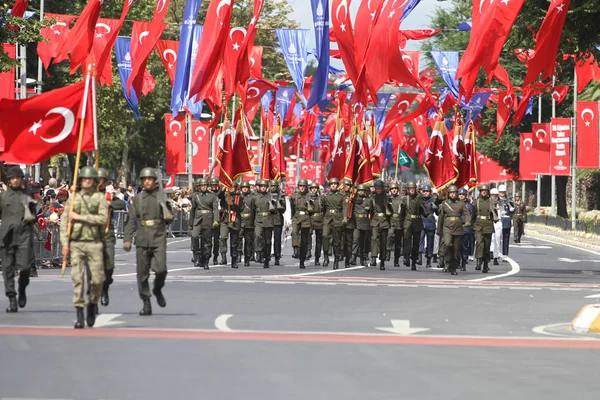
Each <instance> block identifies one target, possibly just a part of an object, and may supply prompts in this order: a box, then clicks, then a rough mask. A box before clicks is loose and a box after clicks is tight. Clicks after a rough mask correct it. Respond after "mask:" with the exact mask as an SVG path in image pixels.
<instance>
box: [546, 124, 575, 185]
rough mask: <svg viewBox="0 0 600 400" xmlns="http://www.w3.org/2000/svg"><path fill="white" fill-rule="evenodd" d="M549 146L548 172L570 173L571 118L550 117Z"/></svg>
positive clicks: (557, 174) (567, 174)
mask: <svg viewBox="0 0 600 400" xmlns="http://www.w3.org/2000/svg"><path fill="white" fill-rule="evenodd" d="M551 131H552V133H551V137H552V141H551V146H550V174H551V175H555V176H569V175H570V174H571V170H570V169H571V119H570V118H552V123H551Z"/></svg>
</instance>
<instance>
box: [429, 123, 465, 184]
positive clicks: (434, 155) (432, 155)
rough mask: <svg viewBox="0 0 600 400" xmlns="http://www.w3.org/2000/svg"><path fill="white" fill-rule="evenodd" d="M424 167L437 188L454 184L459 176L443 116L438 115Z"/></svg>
mask: <svg viewBox="0 0 600 400" xmlns="http://www.w3.org/2000/svg"><path fill="white" fill-rule="evenodd" d="M424 167H425V169H426V170H427V174H428V175H429V181H430V182H431V183H432V184H433V186H434V187H435V188H436V189H437V190H442V189H444V188H445V187H446V186H448V185H451V184H453V183H454V182H455V181H456V178H457V177H458V176H457V175H458V169H457V168H456V166H455V165H454V162H453V157H452V150H451V149H450V143H449V141H448V137H447V135H446V124H445V123H444V120H443V118H442V117H438V119H437V120H436V122H435V126H434V127H433V132H432V133H431V138H430V139H429V147H428V148H427V160H426V161H425V164H424Z"/></svg>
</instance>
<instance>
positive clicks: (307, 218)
mask: <svg viewBox="0 0 600 400" xmlns="http://www.w3.org/2000/svg"><path fill="white" fill-rule="evenodd" d="M307 189H308V182H307V181H306V179H300V181H299V182H298V191H297V192H296V193H294V194H293V195H292V196H291V197H290V207H291V209H292V228H293V232H292V246H293V247H294V253H295V254H297V255H298V257H299V258H300V268H301V269H304V268H305V266H304V262H305V261H306V256H307V254H308V241H309V240H310V227H311V215H312V214H313V213H314V201H313V200H312V199H311V198H310V195H309V193H308V191H307Z"/></svg>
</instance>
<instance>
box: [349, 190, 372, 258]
mask: <svg viewBox="0 0 600 400" xmlns="http://www.w3.org/2000/svg"><path fill="white" fill-rule="evenodd" d="M356 189H357V192H356V196H351V198H349V199H348V201H347V202H346V208H345V210H344V221H343V222H344V223H347V216H348V215H350V212H351V213H352V218H354V220H355V221H356V222H355V226H356V227H355V228H354V233H353V235H352V261H351V262H350V263H351V264H352V265H356V259H357V258H358V257H359V256H360V262H361V265H365V266H366V265H367V259H366V253H367V233H368V232H369V230H370V229H371V224H370V222H369V210H368V208H367V207H368V202H367V199H368V197H367V194H368V192H369V188H368V187H367V186H366V185H363V184H360V185H358V186H357V187H356Z"/></svg>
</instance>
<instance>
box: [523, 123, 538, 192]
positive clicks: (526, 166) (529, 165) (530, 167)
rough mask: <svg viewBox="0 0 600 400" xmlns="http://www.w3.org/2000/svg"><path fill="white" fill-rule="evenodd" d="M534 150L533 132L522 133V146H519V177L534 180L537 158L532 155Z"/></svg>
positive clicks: (524, 179)
mask: <svg viewBox="0 0 600 400" xmlns="http://www.w3.org/2000/svg"><path fill="white" fill-rule="evenodd" d="M532 151H533V134H532V133H531V132H529V133H521V146H520V148H519V179H520V180H522V181H534V180H535V179H536V174H535V173H533V171H534V170H535V167H534V166H535V159H534V158H533V157H531V152H532Z"/></svg>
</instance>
